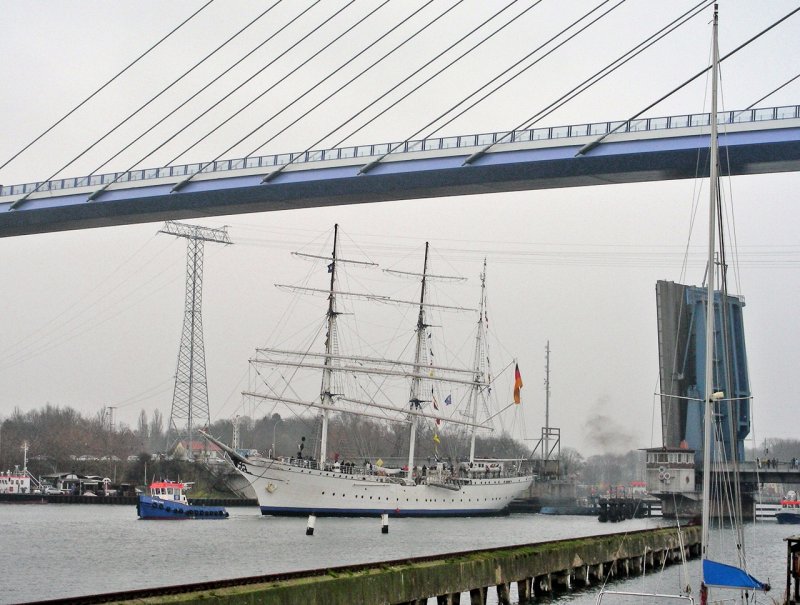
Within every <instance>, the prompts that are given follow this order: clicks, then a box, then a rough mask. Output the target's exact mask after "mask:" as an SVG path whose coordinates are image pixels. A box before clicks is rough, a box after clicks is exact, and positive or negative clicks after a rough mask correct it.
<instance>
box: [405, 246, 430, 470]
mask: <svg viewBox="0 0 800 605" xmlns="http://www.w3.org/2000/svg"><path fill="white" fill-rule="evenodd" d="M429 245H430V244H429V243H428V242H425V261H424V263H423V266H422V287H421V288H420V294H419V315H418V317H417V350H416V353H415V354H414V367H415V368H416V370H417V371H416V372H415V374H418V372H419V368H420V367H421V364H422V358H423V355H424V352H425V349H424V347H425V328H427V327H428V325H427V324H426V323H425V293H426V290H427V286H428V283H427V278H428V247H429ZM421 385H422V379H421V378H420V377H419V375H415V376H414V378H412V380H411V394H410V396H409V398H408V401H409V406H410V407H411V409H412V410H413V409H414V408H417V409H419V408H420V407H421V406H422V399H421V398H420V391H421ZM411 420H412V422H411V431H410V435H409V439H408V472H407V473H406V477H407V478H408V479H411V478H412V475H413V472H414V446H415V444H416V440H417V423H416V422H414V421H413V418H412V419H411Z"/></svg>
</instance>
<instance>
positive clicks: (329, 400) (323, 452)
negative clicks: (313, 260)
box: [319, 223, 339, 465]
mask: <svg viewBox="0 0 800 605" xmlns="http://www.w3.org/2000/svg"><path fill="white" fill-rule="evenodd" d="M338 244H339V225H338V223H337V224H336V225H334V226H333V253H332V254H331V264H330V266H329V267H328V269H329V270H330V274H331V286H330V293H329V294H328V320H327V322H328V326H327V327H328V333H327V335H326V337H325V361H324V366H325V369H323V370H322V388H321V389H320V399H321V401H322V405H324V406H331V405H333V397H332V396H331V385H332V382H333V380H332V379H333V368H332V365H331V364H332V363H333V359H332V355H333V353H334V334H335V333H336V315H337V313H336V295H335V292H336V253H337V247H338ZM329 414H330V412H329V411H328V410H326V409H324V410H322V435H321V437H320V448H319V449H320V454H319V461H320V464H322V465H324V464H325V460H326V457H327V453H328V418H329Z"/></svg>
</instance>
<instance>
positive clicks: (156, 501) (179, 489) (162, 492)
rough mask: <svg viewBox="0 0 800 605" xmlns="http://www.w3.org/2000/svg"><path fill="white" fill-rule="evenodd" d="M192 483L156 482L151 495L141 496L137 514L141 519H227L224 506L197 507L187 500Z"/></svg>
mask: <svg viewBox="0 0 800 605" xmlns="http://www.w3.org/2000/svg"><path fill="white" fill-rule="evenodd" d="M191 487H192V484H191V483H181V482H180V481H169V480H166V481H154V482H153V483H151V484H150V495H149V496H146V495H144V494H139V501H138V502H137V503H136V513H137V514H138V515H139V518H140V519H227V518H228V511H226V510H225V508H224V507H222V506H197V505H194V504H189V502H188V501H187V500H186V493H185V492H186V490H188V489H190V488H191Z"/></svg>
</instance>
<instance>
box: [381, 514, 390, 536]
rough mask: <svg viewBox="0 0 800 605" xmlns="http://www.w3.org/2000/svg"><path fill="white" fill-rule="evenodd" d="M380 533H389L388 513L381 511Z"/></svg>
mask: <svg viewBox="0 0 800 605" xmlns="http://www.w3.org/2000/svg"><path fill="white" fill-rule="evenodd" d="M381 533H382V534H388V533H389V513H381Z"/></svg>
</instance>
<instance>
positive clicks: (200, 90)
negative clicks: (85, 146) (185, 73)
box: [86, 0, 283, 202]
mask: <svg viewBox="0 0 800 605" xmlns="http://www.w3.org/2000/svg"><path fill="white" fill-rule="evenodd" d="M281 2H283V0H276V1H275V3H273V4H272V6H270V7H269V8H267V9H266V10H265V11H264V12H263V13H261V14H260V15H259V16H258V17H257V18H256V20H258V19H261V18H262V17H264V16H265V15H266V14H267V13H268V12H270V11H271V10H272V9H273V8H275V7H276V6H278V5H279V4H280V3H281ZM254 22H255V21H254ZM254 22H253V23H254ZM251 24H252V23H251ZM251 24H249V25H251ZM249 25H248V27H249ZM275 35H277V32H276V33H275V34H273V35H272V36H270V37H269V38H267V39H266V40H264V41H262V42H261V43H259V44H258V45H257V46H256V47H255V48H253V49H251V50H250V51H249V52H248V53H246V54H245V55H244V56H243V57H241V58H239V59H238V60H237V61H236V62H235V63H233V64H232V65H230V66H229V67H228V68H227V69H225V70H223V71H222V72H220V73H219V74H217V76H215V77H214V78H212V79H211V80H210V81H209V82H206V84H205V85H203V86H201V87H200V88H198V89H197V92H195V93H194V94H193V95H191V96H190V97H188V98H187V99H185V100H184V101H182V102H181V103H179V104H178V105H177V106H175V107H173V108H172V109H170V110H168V111H167V112H166V113H165V114H164V116H163V117H162V118H161V119H159V120H158V121H156V122H155V123H154V124H153V125H152V126H150V127H149V128H148V129H147V130H145V131H144V132H142V133H141V134H140V135H139V136H137V137H136V138H135V139H133V140H132V141H131V142H129V143H128V144H127V145H125V146H124V147H123V148H122V149H120V150H119V151H117V152H116V153H115V154H114V155H112V156H111V157H110V158H108V159H106V161H105V162H103V163H102V164H101V165H100V166H98V167H97V168H95V169H94V170H93V171H92V172H91V173H90V175H89V176H91V175H93V174H96V173H97V172H99V171H100V170H101V169H102V168H103V167H104V166H106V165H107V164H109V163H110V162H112V161H114V160H115V159H116V158H117V157H119V156H120V155H122V154H123V153H125V152H126V151H128V149H130V148H131V147H132V146H133V145H135V144H136V143H138V142H139V141H141V140H142V139H143V138H144V137H145V136H147V135H148V134H150V133H151V132H153V131H154V130H155V129H156V128H158V127H159V126H161V124H163V123H164V122H166V121H167V120H168V119H169V118H171V117H172V116H173V115H175V114H176V113H177V112H178V111H180V110H181V109H183V108H184V107H186V105H188V104H189V103H190V102H192V101H193V100H194V99H196V98H197V97H198V96H200V95H201V94H202V93H203V92H205V91H206V90H207V89H208V88H210V87H211V86H212V85H214V84H216V83H217V82H218V81H219V80H221V79H222V78H223V77H224V76H226V75H227V74H228V73H230V72H231V71H232V70H233V69H234V68H235V67H237V66H238V65H240V64H241V63H242V62H244V61H245V60H246V59H247V58H249V57H250V56H252V55H253V53H255V52H256V51H257V50H259V49H260V48H261V47H263V46H264V45H265V44H267V42H269V41H270V40H271V39H272V38H273V37H274V36H275ZM226 98H227V97H226ZM193 123H194V121H192V122H190V123H189V124H188V125H187V126H184V128H183V129H181V131H180V132H183V130H185V129H186V128H187V127H188V126H190V125H191V124H193ZM175 136H177V135H173V137H171V138H169V139H167V140H166V141H164V142H162V143H161V145H159V146H158V147H157V148H156V149H155V150H152V151H150V152H148V153H147V155H145V156H143V157H141V158H140V159H138V160H137V161H135V162H134V163H133V164H131V165H130V166H129V167H128V168H127V169H126V170H123V171H122V172H120V173H118V174H117V176H116V177H115V178H114V179H113V180H111V181H109V182H108V183H105V184H104V185H103V186H102V187H100V189H98V190H96V191H95V192H94V193H92V194H91V195H90V196H89V197H88V198H87V199H86V201H87V202H92V201H94V200H95V199H96V198H97V197H99V196H100V194H102V193H103V192H104V191H105V190H106V189H108V188H109V187H110V186H111V185H113V184H114V183H116V182H117V181H118V180H119V178H120V177H121V176H122V175H123V174H125V173H126V172H130V171H131V170H133V169H134V168H135V167H136V166H138V165H139V164H140V163H141V162H143V161H144V160H145V159H147V158H148V157H150V156H151V155H153V154H154V153H155V152H156V151H158V150H159V149H161V147H163V146H164V145H166V144H167V143H168V142H169V141H171V140H172V139H173V138H174V137H175Z"/></svg>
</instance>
